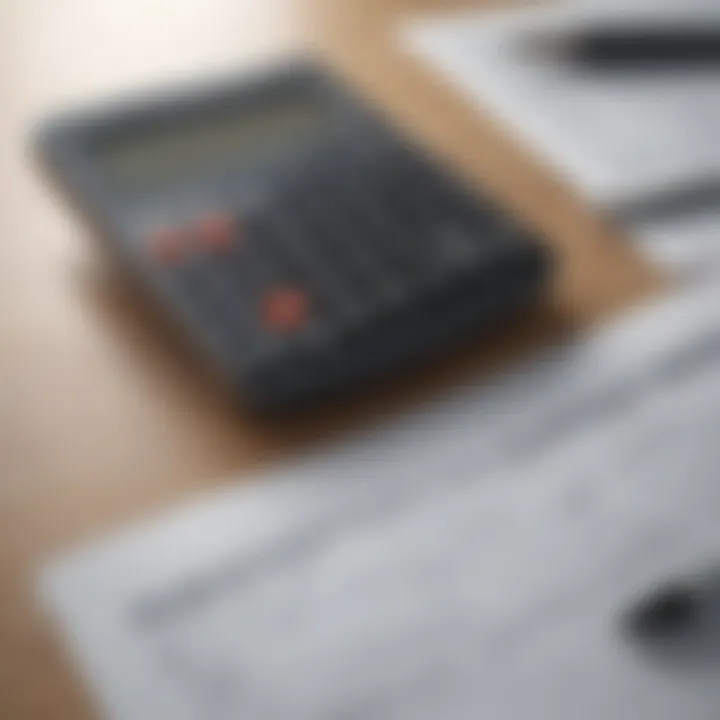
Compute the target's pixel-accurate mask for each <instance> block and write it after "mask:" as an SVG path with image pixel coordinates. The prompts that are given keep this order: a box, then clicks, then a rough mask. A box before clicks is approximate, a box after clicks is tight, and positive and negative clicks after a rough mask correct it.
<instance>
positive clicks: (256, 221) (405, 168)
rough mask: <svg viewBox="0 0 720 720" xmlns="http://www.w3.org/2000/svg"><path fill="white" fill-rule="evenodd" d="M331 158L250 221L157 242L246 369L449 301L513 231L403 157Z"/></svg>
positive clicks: (220, 220) (313, 165)
mask: <svg viewBox="0 0 720 720" xmlns="http://www.w3.org/2000/svg"><path fill="white" fill-rule="evenodd" d="M328 155H329V154H328V153H326V154H324V155H321V156H318V157H315V158H313V159H312V160H311V161H308V162H307V163H305V164H304V166H303V167H301V168H299V169H298V170H297V171H296V172H295V173H293V174H291V175H290V177H289V178H286V179H285V181H284V182H283V183H280V184H279V186H278V187H277V188H276V189H275V191H274V192H273V193H270V194H269V198H268V199H267V200H266V202H265V203H263V204H260V206H259V207H257V208H255V209H253V210H251V211H248V214H247V215H245V216H240V215H239V214H238V212H237V211H236V210H235V209H233V208H230V209H217V208H215V209H211V210H209V211H207V212H206V213H203V214H201V215H200V216H199V217H198V218H197V219H196V220H195V221H192V222H190V223H189V224H187V225H186V226H184V227H179V228H162V229H159V230H158V231H156V232H155V233H154V234H153V235H152V238H151V249H152V255H153V257H154V258H155V260H156V261H159V262H160V264H161V265H162V266H163V267H162V269H161V272H162V273H164V274H165V280H166V282H167V283H168V284H169V285H171V286H172V287H173V289H174V290H175V291H176V294H177V297H178V298H179V299H180V300H181V301H182V302H183V303H184V304H186V305H187V304H188V303H190V304H193V305H195V307H194V308H193V312H195V313H198V312H201V313H202V314H203V315H204V318H205V319H204V322H205V323H206V324H207V325H208V326H214V327H213V330H214V332H215V334H216V335H220V336H226V338H225V339H226V341H227V342H226V344H227V345H228V347H231V348H232V351H233V354H234V357H235V359H236V360H237V361H239V362H240V363H243V361H247V362H253V361H254V360H255V359H256V358H257V356H258V353H257V350H258V348H259V347H261V346H268V345H269V346H272V347H274V348H275V351H276V352H277V353H282V352H292V351H293V349H297V348H298V347H303V343H310V344H312V342H313V340H314V341H315V342H318V341H319V340H321V339H322V340H323V341H325V342H326V343H327V342H332V341H342V339H343V338H344V337H347V336H348V335H352V334H353V332H357V331H359V330H361V329H363V328H365V327H367V326H368V325H370V324H372V322H374V321H381V320H382V319H383V318H389V317H396V316H398V315H399V314H400V313H402V311H403V310H406V311H407V310H409V309H410V308H411V307H412V306H413V304H418V305H419V304H422V303H424V302H427V301H429V300H431V299H432V298H433V297H441V296H442V293H443V290H448V291H450V290H452V288H453V285H454V283H456V282H457V279H458V277H461V276H468V275H472V273H473V272H474V271H477V269H478V268H479V267H480V266H481V265H482V264H483V263H484V262H485V257H486V256H488V255H489V254H492V252H493V248H494V247H495V246H497V245H499V244H501V242H500V240H501V238H500V237H499V236H500V235H501V234H502V233H503V232H507V227H508V222H507V220H504V221H503V219H502V218H501V217H500V216H499V213H497V212H496V211H495V209H494V208H492V207H490V206H487V207H486V206H484V205H483V204H482V203H481V202H480V203H478V201H476V200H474V199H472V198H471V197H470V196H468V195H466V194H465V193H464V192H463V191H462V190H459V189H457V188H456V187H455V185H454V183H452V182H451V181H450V180H448V179H446V178H445V177H443V176H442V175H441V174H440V173H438V172H435V171H434V170H433V169H432V168H430V167H429V166H428V164H427V163H426V162H425V160H424V159H423V158H421V157H419V156H416V155H414V154H412V153H411V152H410V151H408V150H405V149H404V148H403V149H401V150H397V149H395V150H393V151H388V152H386V153H384V154H382V153H378V152H377V151H376V152H375V155H374V156H373V155H372V154H371V156H370V157H368V156H367V155H366V156H363V155H362V154H358V153H357V152H352V151H351V152H347V153H342V152H338V151H337V150H334V152H333V156H332V157H329V156H328ZM503 222H505V226H503ZM504 227H505V229H503V228H504ZM273 338H274V342H273ZM269 339H270V342H269V343H268V342H267V341H268V340H269Z"/></svg>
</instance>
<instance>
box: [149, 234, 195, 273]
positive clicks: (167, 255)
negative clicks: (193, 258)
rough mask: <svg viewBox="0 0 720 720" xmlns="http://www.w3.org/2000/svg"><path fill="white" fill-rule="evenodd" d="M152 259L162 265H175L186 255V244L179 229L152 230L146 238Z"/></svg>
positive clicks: (183, 235)
mask: <svg viewBox="0 0 720 720" xmlns="http://www.w3.org/2000/svg"><path fill="white" fill-rule="evenodd" d="M148 247H149V250H150V253H151V254H152V257H153V258H154V259H155V260H156V261H157V262H159V263H161V264H163V265H176V264H178V263H180V262H182V261H183V260H184V259H185V258H186V257H187V254H188V250H189V248H188V243H187V237H186V235H185V232H184V231H183V230H182V229H181V228H175V227H161V228H157V229H156V230H153V231H152V232H151V233H150V236H149V238H148Z"/></svg>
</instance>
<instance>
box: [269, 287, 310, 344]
mask: <svg viewBox="0 0 720 720" xmlns="http://www.w3.org/2000/svg"><path fill="white" fill-rule="evenodd" d="M262 315H263V323H264V325H265V327H266V328H268V329H270V330H274V331H275V332H281V333H289V332H295V331H297V330H301V329H303V328H304V327H305V326H306V325H307V324H308V322H309V320H310V299H309V297H308V295H307V294H306V293H304V292H303V291H302V290H298V289H296V288H291V287H280V288H274V289H273V290H270V291H269V292H268V293H267V294H266V295H265V297H264V298H263V307H262Z"/></svg>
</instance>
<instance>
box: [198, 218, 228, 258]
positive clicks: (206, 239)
mask: <svg viewBox="0 0 720 720" xmlns="http://www.w3.org/2000/svg"><path fill="white" fill-rule="evenodd" d="M195 233H196V236H197V241H198V242H199V244H200V246H201V247H202V248H203V249H204V250H209V251H211V252H223V251H225V250H227V249H229V248H230V247H232V245H233V244H234V241H235V237H236V234H237V228H236V225H235V221H234V219H233V217H232V216H231V215H229V214H226V213H223V212H216V213H208V214H206V215H203V216H202V217H201V218H200V219H199V220H198V221H197V223H196V224H195Z"/></svg>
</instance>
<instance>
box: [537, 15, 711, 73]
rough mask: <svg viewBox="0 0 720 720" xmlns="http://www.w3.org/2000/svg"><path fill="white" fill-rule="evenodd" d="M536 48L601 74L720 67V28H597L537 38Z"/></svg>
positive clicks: (544, 53) (546, 54) (666, 26)
mask: <svg viewBox="0 0 720 720" xmlns="http://www.w3.org/2000/svg"><path fill="white" fill-rule="evenodd" d="M530 46H531V48H532V49H533V50H539V51H540V52H541V54H542V55H543V56H551V57H554V58H557V59H562V60H565V61H568V62H570V63H572V64H574V65H578V66H582V67H584V68H587V69H596V70H611V71H612V70H625V69H628V70H633V69H676V68H678V69H702V68H705V67H714V66H718V67H720V25H713V26H709V27H701V26H699V25H693V26H692V27H683V26H669V25H663V26H661V27H660V26H659V27H621V26H614V27H597V28H587V29H585V30H581V31H578V32H577V33H575V34H572V33H569V34H567V35H557V36H548V37H544V38H543V37H539V38H534V39H533V40H532V41H531V42H530Z"/></svg>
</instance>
